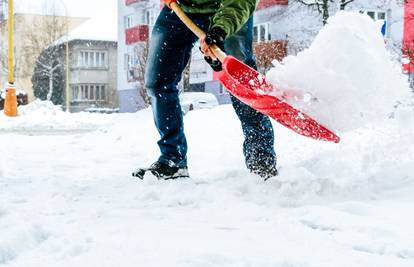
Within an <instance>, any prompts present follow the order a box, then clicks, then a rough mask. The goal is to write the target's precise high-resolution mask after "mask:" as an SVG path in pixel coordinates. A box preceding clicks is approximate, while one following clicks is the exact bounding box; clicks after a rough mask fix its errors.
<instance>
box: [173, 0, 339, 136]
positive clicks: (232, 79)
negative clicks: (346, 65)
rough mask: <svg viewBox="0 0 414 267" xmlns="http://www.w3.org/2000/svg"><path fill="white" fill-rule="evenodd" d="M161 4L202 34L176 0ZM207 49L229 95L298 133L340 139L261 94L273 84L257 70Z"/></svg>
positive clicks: (319, 125)
mask: <svg viewBox="0 0 414 267" xmlns="http://www.w3.org/2000/svg"><path fill="white" fill-rule="evenodd" d="M165 3H166V4H167V5H168V6H169V7H170V8H171V9H172V10H173V11H174V13H175V14H176V15H177V16H178V17H179V18H180V19H181V20H182V22H183V23H184V24H185V25H186V26H187V27H188V28H189V29H190V30H191V31H192V32H193V33H194V34H195V35H196V36H197V37H198V38H199V39H204V38H205V37H206V34H205V32H204V31H203V30H201V29H200V28H199V27H198V26H197V25H196V24H195V23H194V22H193V21H192V20H191V19H190V18H189V17H188V16H187V15H186V14H185V13H184V11H183V10H182V9H181V7H180V6H179V5H178V4H177V2H176V0H165ZM211 50H212V51H213V53H214V55H215V56H216V57H217V59H218V60H220V61H221V63H222V66H223V70H222V71H220V72H219V73H218V79H219V80H220V82H221V83H222V84H223V85H224V87H226V89H227V90H228V91H229V92H230V93H231V94H232V95H233V96H235V97H236V98H238V99H239V100H240V101H242V102H243V103H245V104H247V105H249V106H250V107H251V108H253V109H255V110H257V111H259V112H261V113H263V114H265V115H268V116H269V117H271V118H273V119H275V120H276V121H277V122H279V123H280V124H282V125H284V126H286V127H287V128H289V129H291V130H293V131H295V132H296V133H298V134H300V135H303V136H306V137H310V138H313V139H317V140H323V141H332V142H335V143H339V141H340V138H339V137H338V136H337V135H336V134H335V133H334V132H332V131H331V130H329V129H328V128H326V127H325V126H323V125H322V124H320V123H318V122H317V121H316V120H314V119H312V118H311V117H309V116H308V115H306V114H305V113H303V112H301V111H299V110H297V109H295V108H294V107H292V106H291V105H289V104H288V103H286V101H284V100H283V99H281V98H278V97H275V96H272V95H266V94H264V92H271V91H273V87H272V86H271V85H270V84H269V83H267V82H266V80H265V79H264V77H263V76H262V75H261V74H260V73H259V72H257V71H256V70H254V69H252V68H250V67H249V66H247V65H246V64H244V63H242V62H240V61H239V60H237V59H236V58H234V57H232V56H228V55H226V54H225V53H224V52H223V51H222V50H221V49H220V48H218V47H217V46H214V45H213V46H212V47H211Z"/></svg>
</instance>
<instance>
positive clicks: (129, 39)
mask: <svg viewBox="0 0 414 267" xmlns="http://www.w3.org/2000/svg"><path fill="white" fill-rule="evenodd" d="M148 38H149V26H148V25H138V26H135V27H133V28H129V29H126V31H125V43H126V44H127V45H131V44H135V43H138V42H145V41H147V40H148Z"/></svg>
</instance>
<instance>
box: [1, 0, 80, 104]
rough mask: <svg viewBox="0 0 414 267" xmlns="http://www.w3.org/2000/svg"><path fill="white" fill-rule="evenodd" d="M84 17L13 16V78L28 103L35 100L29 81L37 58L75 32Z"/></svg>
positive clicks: (3, 55) (3, 75)
mask: <svg viewBox="0 0 414 267" xmlns="http://www.w3.org/2000/svg"><path fill="white" fill-rule="evenodd" d="M0 7H2V9H1V11H2V14H3V15H1V16H0V19H1V18H3V19H2V20H0V86H1V87H4V86H5V84H6V83H7V37H8V29H7V16H6V14H7V8H6V7H7V4H6V1H4V0H0ZM86 20H87V19H86V18H76V17H65V16H54V15H37V14H23V13H16V14H15V64H16V67H15V76H16V77H15V78H16V86H17V88H18V89H19V90H23V91H25V92H26V93H27V94H28V97H29V101H32V100H33V99H34V94H33V88H32V82H31V78H32V76H33V70H34V66H35V63H36V60H37V58H38V57H39V55H40V53H41V52H42V51H43V49H45V48H46V47H47V46H48V45H49V44H50V43H52V42H54V41H56V40H57V39H58V38H61V37H62V36H64V35H65V34H67V31H70V30H72V29H74V28H75V27H77V26H79V25H80V24H82V23H83V22H85V21H86Z"/></svg>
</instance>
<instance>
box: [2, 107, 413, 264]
mask: <svg viewBox="0 0 414 267" xmlns="http://www.w3.org/2000/svg"><path fill="white" fill-rule="evenodd" d="M91 116H97V115H95V114H94V115H91ZM101 116H105V115H101ZM115 116H117V117H116V118H115V119H114V120H113V121H112V120H111V121H110V122H108V123H107V124H106V125H104V126H103V127H102V128H100V129H99V130H97V131H95V132H90V133H81V134H74V135H61V136H59V135H58V136H57V135H55V134H53V135H52V136H49V135H37V136H27V135H21V134H19V133H17V134H10V133H8V134H4V135H2V138H5V139H4V140H6V139H7V140H9V141H11V142H10V143H9V142H7V143H6V144H5V146H2V154H3V155H6V156H5V157H3V158H2V165H1V169H0V170H1V172H0V192H1V193H0V229H2V230H1V235H0V265H4V266H44V267H47V266H53V267H57V266H85V267H86V266H88V267H89V266H124V267H126V266H293V267H299V266H315V267H321V266H364V267H365V266H376V267H377V266H384V267H385V266H387V267H388V266H393V267H394V266H407V267H408V266H413V264H414V230H413V229H412V225H413V224H414V217H413V216H412V213H411V210H412V203H413V199H414V197H413V194H412V191H413V189H414V187H413V178H412V176H411V177H408V176H406V174H411V170H412V166H413V165H412V163H413V162H412V161H411V164H410V165H407V166H406V169H400V173H396V175H399V176H400V177H392V176H389V175H391V173H392V172H394V171H395V170H394V169H393V170H390V172H389V173H383V174H384V177H379V176H375V175H373V176H371V175H370V174H369V172H367V173H360V177H358V178H356V177H347V175H348V174H350V175H355V174H356V173H358V172H360V171H361V170H363V169H358V166H355V169H352V168H351V167H352V165H350V163H348V162H347V160H350V157H351V158H353V159H356V158H357V157H358V155H355V156H352V155H351V152H354V153H357V152H358V151H355V150H353V149H355V148H356V147H357V146H356V145H354V146H352V144H346V139H345V144H342V145H341V144H340V146H341V147H339V148H337V147H335V146H336V145H334V144H327V143H322V142H316V141H309V140H307V139H304V138H302V137H299V136H297V135H293V134H291V133H290V132H287V131H286V130H285V129H283V128H280V127H279V126H276V125H275V126H276V127H277V128H276V136H277V140H278V141H277V144H276V146H277V148H278V152H279V159H280V160H279V162H280V166H281V168H282V169H281V175H280V177H279V178H278V179H277V180H271V181H269V182H266V183H265V182H262V181H260V179H258V178H257V177H255V176H252V175H250V174H249V173H248V172H247V171H245V169H244V166H243V161H242V155H241V142H242V136H241V131H239V130H240V126H239V122H238V121H237V118H236V117H235V115H234V114H233V111H232V110H231V107H229V106H226V107H220V108H217V109H214V110H208V111H207V110H201V111H196V112H191V113H189V115H188V116H187V117H186V125H187V135H188V138H189V145H190V171H191V174H192V178H191V179H190V180H182V181H169V182H165V181H156V180H155V179H154V178H153V177H147V179H146V180H144V181H138V180H135V179H133V178H132V177H130V175H129V172H130V170H132V169H133V168H134V167H136V166H137V165H142V164H147V163H149V162H151V160H153V159H154V158H155V156H156V155H157V153H158V152H157V148H156V147H155V141H156V139H157V135H156V133H155V129H154V127H153V126H152V117H151V113H150V111H149V110H146V111H143V112H139V113H137V114H131V115H115ZM95 118H96V117H95ZM114 121H116V123H115V122H114ZM355 135H356V136H362V137H360V138H363V136H364V135H363V132H361V133H359V134H355ZM371 138H372V136H371ZM372 141H375V140H372ZM383 141H384V140H383ZM385 143H387V140H385ZM3 144H4V143H3ZM394 145H396V144H394ZM399 145H400V148H401V149H403V148H404V150H405V151H407V150H406V149H407V147H406V145H407V144H404V143H401V144H399ZM346 146H347V147H348V148H347V149H346ZM349 146H351V147H349ZM359 148H360V149H361V147H360V145H359ZM316 149H318V150H317V151H316ZM376 149H377V150H376V151H367V150H365V153H367V155H365V157H368V155H371V153H373V152H378V151H380V150H381V148H376ZM394 149H398V148H397V147H395V148H394ZM339 150H342V151H341V152H339ZM324 151H325V153H324ZM362 151H364V149H361V151H359V152H362ZM339 153H341V155H342V159H341V158H335V156H336V155H337V154H339ZM409 153H413V150H412V148H410V150H409ZM374 154H375V153H374ZM412 155H413V154H410V156H412ZM331 157H333V158H331ZM371 160H372V161H373V162H370V161H371ZM375 160H376V159H367V161H368V162H366V164H367V167H366V168H365V170H370V169H369V166H368V165H373V166H375V162H374V161H375ZM324 164H329V165H330V166H331V167H332V168H334V169H335V168H337V169H338V167H339V166H340V164H342V165H343V166H344V168H347V170H342V171H341V170H339V169H338V170H337V171H334V170H331V169H328V167H326V166H324ZM407 164H408V163H407ZM211 166H218V167H217V168H212V167H211ZM373 166H371V167H372V168H374V167H373ZM386 167H387V166H384V168H386ZM399 167H401V166H399ZM374 170H375V169H371V171H374ZM391 171H392V172H391ZM334 173H337V174H338V176H337V177H332V175H333V174H334ZM357 179H361V180H360V182H361V183H359V184H360V188H358V184H356V182H355V181H356V180H357ZM387 179H392V181H386V180H387ZM396 182H398V183H399V184H395V183H396Z"/></svg>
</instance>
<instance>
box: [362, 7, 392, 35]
mask: <svg viewBox="0 0 414 267" xmlns="http://www.w3.org/2000/svg"><path fill="white" fill-rule="evenodd" d="M360 13H362V14H367V15H368V16H370V17H371V18H372V19H373V20H383V21H384V24H383V25H382V27H381V33H382V35H383V36H384V37H386V36H388V29H387V21H388V19H387V13H386V12H385V11H381V10H361V11H360Z"/></svg>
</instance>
